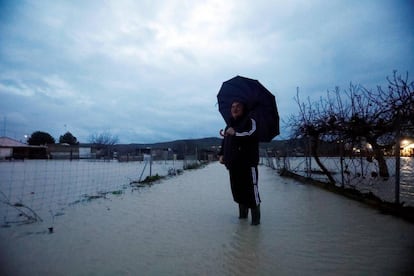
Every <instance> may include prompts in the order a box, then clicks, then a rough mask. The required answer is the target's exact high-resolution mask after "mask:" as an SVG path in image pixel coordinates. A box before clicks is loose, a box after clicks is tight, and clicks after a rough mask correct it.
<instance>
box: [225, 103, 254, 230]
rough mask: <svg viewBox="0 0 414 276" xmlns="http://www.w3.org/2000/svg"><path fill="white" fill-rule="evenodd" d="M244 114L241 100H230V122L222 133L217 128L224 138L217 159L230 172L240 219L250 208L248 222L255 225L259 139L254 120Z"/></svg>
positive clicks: (245, 216)
mask: <svg viewBox="0 0 414 276" xmlns="http://www.w3.org/2000/svg"><path fill="white" fill-rule="evenodd" d="M247 114H248V112H247V109H246V106H245V104H243V103H242V102H241V101H235V102H233V103H232V105H231V116H232V118H231V122H230V124H229V125H228V126H227V127H226V129H225V130H224V132H223V130H221V131H220V134H221V135H222V136H223V138H224V139H223V141H222V147H221V150H220V153H219V160H220V163H222V164H224V165H225V166H226V168H227V169H228V171H229V175H230V185H231V192H232V194H233V199H234V201H235V202H237V203H238V204H239V218H240V219H245V218H247V217H248V212H249V208H250V209H251V217H252V221H251V224H252V225H258V224H260V202H261V200H260V196H259V190H258V185H257V180H258V171H257V165H258V163H259V140H258V138H257V131H256V121H255V120H254V119H253V118H250V117H249V116H248V115H247Z"/></svg>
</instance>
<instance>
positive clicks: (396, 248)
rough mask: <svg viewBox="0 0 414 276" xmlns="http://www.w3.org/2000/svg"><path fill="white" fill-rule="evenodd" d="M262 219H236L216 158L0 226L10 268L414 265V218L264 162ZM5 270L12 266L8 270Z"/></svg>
mask: <svg viewBox="0 0 414 276" xmlns="http://www.w3.org/2000/svg"><path fill="white" fill-rule="evenodd" d="M259 173H260V176H259V185H260V186H259V189H260V193H261V198H262V201H263V202H262V206H261V207H262V224H261V225H260V226H251V225H250V224H249V221H246V220H243V221H240V220H239V219H238V218H237V206H236V204H234V203H233V202H232V198H231V193H230V189H229V185H228V176H227V172H226V171H225V169H224V168H223V167H222V166H221V165H219V164H217V163H215V164H211V165H209V166H207V167H206V168H204V169H201V170H195V171H186V172H185V173H184V174H183V175H181V176H178V177H174V178H171V179H168V180H164V181H162V182H161V183H159V184H155V185H153V186H150V187H145V188H140V189H135V190H130V189H129V190H127V191H125V193H124V194H122V195H119V196H116V195H113V196H111V197H110V198H109V199H97V200H95V201H92V202H87V203H82V204H78V205H74V206H72V207H70V208H68V209H66V210H65V214H64V215H62V216H59V217H56V219H55V221H54V224H53V227H54V233H52V234H49V233H48V229H47V228H48V227H49V226H50V225H46V223H39V224H32V225H24V226H13V227H10V228H0V247H1V253H0V254H1V267H2V270H3V272H6V273H7V274H8V275H395V274H403V273H407V274H408V273H412V272H414V269H413V268H412V267H413V265H412V264H413V263H414V262H413V261H414V257H413V256H414V225H413V224H409V223H406V222H405V221H403V220H400V219H396V218H394V217H391V216H385V215H382V214H379V213H378V212H377V211H375V210H373V209H369V208H366V207H365V206H363V205H361V204H360V203H357V202H354V201H351V200H348V199H344V198H342V197H339V196H336V195H334V194H331V193H328V192H326V191H323V190H320V189H318V188H315V187H309V186H305V185H301V184H298V183H297V182H294V181H293V180H290V179H283V178H280V177H279V176H278V175H276V173H275V171H272V170H270V169H268V168H265V167H260V170H259ZM3 275H5V274H4V273H3Z"/></svg>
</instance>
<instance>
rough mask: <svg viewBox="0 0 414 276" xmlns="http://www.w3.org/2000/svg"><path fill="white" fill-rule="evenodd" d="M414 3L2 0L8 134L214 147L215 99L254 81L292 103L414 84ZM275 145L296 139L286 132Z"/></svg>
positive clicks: (3, 105)
mask: <svg viewBox="0 0 414 276" xmlns="http://www.w3.org/2000/svg"><path fill="white" fill-rule="evenodd" d="M413 14H414V1H412V0H388V1H385V0H384V1H383V0H377V1H374V0H372V1H369V0H343V1H335V0H326V1H317V0H312V1H309V0H294V1H287V0H285V1H276V0H273V1H262V0H255V1H244V0H234V1H233V0H226V1H223V0H217V1H216V0H213V1H208V0H207V1H192V0H188V1H178V0H163V1H156V0H142V1H141V0H130V1H128V0H114V1H101V0H99V1H98V0H96V1H89V0H78V1H77V0H73V1H69V0H68V1H55V0H50V1H46V0H45V1H43V0H36V1H34V0H33V1H20V0H17V1H13V0H10V1H5V0H0V116H1V117H0V119H1V128H0V130H1V132H0V136H4V135H6V136H8V137H11V138H15V139H17V140H23V139H24V135H25V134H29V135H30V134H31V133H33V132H34V131H37V130H40V131H45V132H48V133H50V134H51V135H52V136H53V137H55V139H57V140H58V139H59V136H60V135H62V134H64V133H65V132H66V131H70V132H71V133H72V134H73V135H74V136H76V137H77V138H78V140H79V141H80V142H88V141H89V137H90V135H91V134H97V133H102V132H110V133H112V134H113V135H117V136H118V137H119V140H120V142H121V143H150V142H161V141H171V140H176V139H189V138H203V137H211V136H217V137H218V130H219V129H220V128H223V127H224V121H223V119H222V118H221V116H220V114H219V112H218V106H217V104H216V103H217V98H216V96H217V93H218V90H219V89H220V86H221V84H222V82H223V81H226V80H228V79H230V78H232V77H234V76H236V75H242V76H246V77H250V78H254V79H257V80H259V81H260V82H261V83H262V84H263V85H264V86H266V87H267V88H268V89H269V90H270V91H271V92H272V93H273V94H274V95H275V96H276V100H277V105H278V109H279V114H280V117H281V118H282V119H286V118H287V117H288V116H289V115H290V114H294V113H297V112H298V108H297V105H296V103H295V101H294V100H293V98H294V96H295V95H296V88H297V87H300V95H301V97H302V98H304V97H311V98H315V99H318V98H319V97H320V95H325V94H326V91H327V90H329V89H333V88H334V87H335V86H340V87H341V88H344V89H346V88H347V87H348V86H349V84H350V82H352V83H354V84H362V85H364V86H366V87H372V88H374V87H376V85H384V84H385V83H386V77H387V76H391V75H392V72H393V70H398V71H399V72H401V73H403V74H405V73H406V72H407V71H408V72H409V73H410V76H411V78H410V79H411V80H413V77H412V76H413V75H414V54H413V53H414V31H413V30H414V20H413V17H414V16H413ZM281 132H282V133H281V135H280V136H279V138H280V139H282V138H287V136H288V135H289V133H288V128H287V127H286V126H284V125H283V124H282V129H281Z"/></svg>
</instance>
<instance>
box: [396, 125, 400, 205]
mask: <svg viewBox="0 0 414 276" xmlns="http://www.w3.org/2000/svg"><path fill="white" fill-rule="evenodd" d="M400 134H401V133H400V122H399V121H398V122H397V131H396V135H395V136H396V137H395V138H396V141H395V204H397V205H399V204H400V162H401V160H400V149H401V137H400Z"/></svg>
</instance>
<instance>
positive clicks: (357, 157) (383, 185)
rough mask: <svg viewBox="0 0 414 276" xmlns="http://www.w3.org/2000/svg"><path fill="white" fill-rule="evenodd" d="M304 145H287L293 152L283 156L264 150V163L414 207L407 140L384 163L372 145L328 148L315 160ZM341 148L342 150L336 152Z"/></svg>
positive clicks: (413, 157)
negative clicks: (374, 152)
mask: <svg viewBox="0 0 414 276" xmlns="http://www.w3.org/2000/svg"><path fill="white" fill-rule="evenodd" d="M302 142H303V148H304V149H305V150H300V151H299V152H298V150H297V149H298V145H297V144H296V145H290V146H286V147H285V148H288V149H292V150H291V151H290V152H286V151H285V152H283V154H281V152H280V151H272V150H267V151H266V150H263V151H262V155H263V156H265V157H266V158H264V159H263V163H264V164H265V165H267V166H269V167H271V168H273V169H276V170H278V171H279V172H280V173H282V174H283V173H286V172H288V173H290V174H294V175H298V176H300V177H303V178H306V179H311V180H315V181H318V182H323V183H326V184H327V185H334V186H335V187H339V188H343V189H347V190H355V191H358V192H360V193H361V194H363V195H367V196H374V197H377V198H379V199H380V200H382V201H385V202H389V203H395V204H397V205H404V206H412V207H414V183H413V179H414V154H413V149H412V144H411V145H410V144H408V143H407V141H403V142H402V144H401V151H394V152H395V153H394V152H390V153H388V154H385V156H384V157H383V160H378V159H377V158H375V156H374V155H373V152H372V149H371V148H370V147H369V145H365V147H364V148H363V149H361V148H355V147H353V148H351V149H347V148H346V147H345V145H331V146H329V145H325V146H324V148H325V152H324V153H323V154H321V155H318V156H316V157H315V156H312V155H311V154H310V153H309V147H308V148H306V145H307V142H306V140H303V141H302ZM296 143H297V141H296ZM338 146H339V147H340V148H339V150H338V149H337V150H335V147H338ZM299 148H301V149H303V148H302V147H300V146H299ZM341 148H342V150H341ZM335 152H337V153H338V154H334V153H335Z"/></svg>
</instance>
